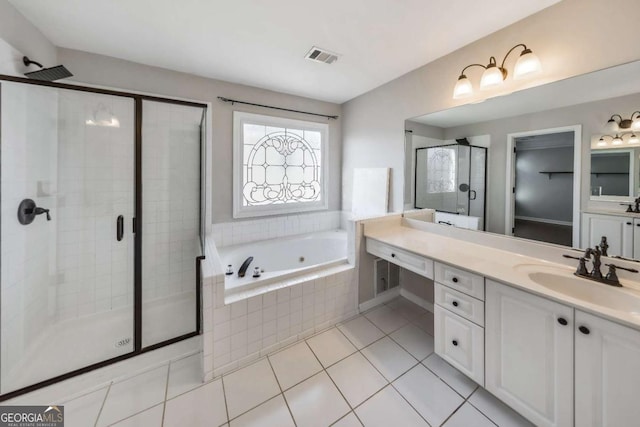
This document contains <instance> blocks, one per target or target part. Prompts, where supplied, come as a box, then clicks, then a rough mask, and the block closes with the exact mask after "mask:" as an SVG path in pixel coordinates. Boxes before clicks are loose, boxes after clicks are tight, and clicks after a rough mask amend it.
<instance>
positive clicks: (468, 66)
mask: <svg viewBox="0 0 640 427" xmlns="http://www.w3.org/2000/svg"><path fill="white" fill-rule="evenodd" d="M471 67H482V68H483V69H485V70H486V69H487V67H485V66H484V65H482V64H470V65H467V66H466V67H464V68H463V69H462V71H461V72H460V75H461V76H464V72H465V71H467V68H471Z"/></svg>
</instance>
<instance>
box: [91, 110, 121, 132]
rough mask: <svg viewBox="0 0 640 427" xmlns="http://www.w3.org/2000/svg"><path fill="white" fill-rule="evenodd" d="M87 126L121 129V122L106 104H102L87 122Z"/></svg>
mask: <svg viewBox="0 0 640 427" xmlns="http://www.w3.org/2000/svg"><path fill="white" fill-rule="evenodd" d="M85 124H87V125H88V126H104V127H111V128H119V127H120V120H118V118H117V117H116V116H115V115H114V114H113V113H112V112H111V110H109V109H107V107H106V106H105V105H104V104H100V105H98V108H97V109H96V110H94V112H93V114H92V116H91V117H90V118H89V119H87V120H86V121H85Z"/></svg>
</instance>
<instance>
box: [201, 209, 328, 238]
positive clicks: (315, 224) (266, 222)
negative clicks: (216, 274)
mask: <svg viewBox="0 0 640 427" xmlns="http://www.w3.org/2000/svg"><path fill="white" fill-rule="evenodd" d="M340 222H341V212H340V211H326V212H313V213H303V214H295V215H287V216H279V217H275V218H261V219H255V220H248V221H235V222H224V223H218V224H213V230H212V231H213V239H214V240H215V242H216V244H217V245H218V246H219V247H222V246H232V245H238V244H241V243H247V242H255V241H259V240H267V239H274V238H277V237H285V236H293V235H296V234H305V233H313V232H316V231H327V230H335V229H337V228H340Z"/></svg>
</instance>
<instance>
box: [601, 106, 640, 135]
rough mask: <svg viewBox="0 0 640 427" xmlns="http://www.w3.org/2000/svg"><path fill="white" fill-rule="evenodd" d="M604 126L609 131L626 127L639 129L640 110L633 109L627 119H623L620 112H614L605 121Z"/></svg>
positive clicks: (616, 130) (612, 131)
mask: <svg viewBox="0 0 640 427" xmlns="http://www.w3.org/2000/svg"><path fill="white" fill-rule="evenodd" d="M605 128H606V130H607V132H611V133H614V132H618V131H620V130H626V129H633V130H640V111H635V112H634V113H633V114H631V118H628V119H623V118H622V116H621V115H620V114H614V115H613V116H611V118H610V119H609V121H607V124H606V126H605Z"/></svg>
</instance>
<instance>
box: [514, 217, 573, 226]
mask: <svg viewBox="0 0 640 427" xmlns="http://www.w3.org/2000/svg"><path fill="white" fill-rule="evenodd" d="M515 218H516V219H521V220H523V221H533V222H544V223H545V224H554V225H566V226H568V227H571V226H572V225H573V223H572V222H571V221H557V220H555V219H547V218H534V217H531V216H516V217H515Z"/></svg>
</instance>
